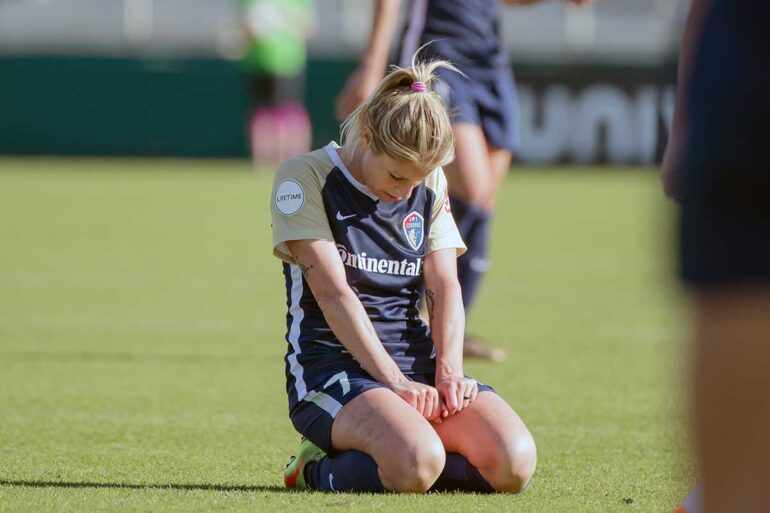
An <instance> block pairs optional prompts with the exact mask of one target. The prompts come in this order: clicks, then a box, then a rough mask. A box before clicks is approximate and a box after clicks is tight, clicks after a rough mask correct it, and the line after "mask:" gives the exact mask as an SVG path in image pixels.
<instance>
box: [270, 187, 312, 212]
mask: <svg viewBox="0 0 770 513" xmlns="http://www.w3.org/2000/svg"><path fill="white" fill-rule="evenodd" d="M274 201H275V208H277V209H278V212H280V213H281V214H283V215H285V216H290V215H292V214H296V213H297V212H299V211H300V209H301V208H302V205H304V204H305V191H303V190H302V186H301V185H300V184H298V183H297V182H295V181H294V180H284V181H283V182H281V183H279V184H278V187H277V188H276V189H275V199H274Z"/></svg>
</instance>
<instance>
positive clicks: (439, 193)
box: [425, 168, 466, 256]
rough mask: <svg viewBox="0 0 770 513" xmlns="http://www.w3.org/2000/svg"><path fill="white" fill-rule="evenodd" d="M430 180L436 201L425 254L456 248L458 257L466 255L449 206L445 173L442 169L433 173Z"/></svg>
mask: <svg viewBox="0 0 770 513" xmlns="http://www.w3.org/2000/svg"><path fill="white" fill-rule="evenodd" d="M433 175H434V176H432V177H431V179H430V180H429V183H428V187H430V188H431V189H432V190H433V192H434V193H435V195H436V201H435V202H434V203H433V210H432V212H431V216H432V220H431V226H430V233H429V234H428V246H427V248H426V251H425V253H426V254H428V253H430V252H432V251H436V250H439V249H447V248H456V249H457V256H460V255H462V254H463V253H465V250H466V247H465V243H464V242H463V239H462V237H460V232H459V231H458V230H457V225H456V224H455V220H454V217H452V211H451V208H450V206H449V193H448V192H447V181H446V176H444V171H443V170H442V169H441V168H438V169H436V170H435V171H434V172H433Z"/></svg>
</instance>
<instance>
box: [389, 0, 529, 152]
mask: <svg viewBox="0 0 770 513" xmlns="http://www.w3.org/2000/svg"><path fill="white" fill-rule="evenodd" d="M409 9H410V10H409V16H408V17H407V19H408V24H407V26H406V28H405V30H404V33H403V36H402V39H401V43H400V50H399V62H400V64H401V65H402V66H403V65H408V64H409V60H410V59H411V56H412V55H413V54H414V52H415V51H416V50H417V49H418V48H419V47H420V46H422V45H425V44H427V43H430V44H429V45H428V46H427V47H426V48H424V49H423V50H422V52H421V53H420V55H421V58H425V59H428V60H431V59H446V60H449V61H450V62H452V63H453V64H454V65H455V66H457V67H458V68H459V69H460V70H461V71H462V72H463V73H464V74H465V75H466V76H465V77H463V76H462V75H458V74H457V73H455V72H452V71H449V70H440V71H439V73H438V75H439V77H440V78H441V83H440V84H439V85H437V86H436V87H435V90H436V91H437V92H438V93H439V94H441V96H442V97H443V98H444V99H445V101H446V103H447V106H448V107H449V111H450V113H451V114H452V117H453V121H454V122H456V123H471V124H474V125H478V126H480V127H481V128H482V130H483V131H484V136H485V137H486V139H487V141H488V142H489V143H490V145H492V146H494V147H496V148H504V149H508V150H510V151H512V152H515V151H516V150H517V149H518V146H519V134H518V126H517V125H518V116H519V108H518V102H517V98H516V84H515V81H514V77H513V71H512V70H511V66H510V64H509V62H508V58H507V54H506V52H504V50H503V47H502V42H501V39H500V23H499V17H500V12H499V11H500V6H499V5H498V0H464V1H460V0H412V2H411V5H410V8H409Z"/></svg>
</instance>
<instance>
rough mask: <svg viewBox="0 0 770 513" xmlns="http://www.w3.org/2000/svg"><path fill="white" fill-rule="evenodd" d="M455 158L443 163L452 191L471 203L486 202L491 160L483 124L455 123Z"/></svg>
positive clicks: (479, 203) (479, 204)
mask: <svg viewBox="0 0 770 513" xmlns="http://www.w3.org/2000/svg"><path fill="white" fill-rule="evenodd" d="M454 135H455V160H454V161H453V162H452V163H451V164H449V165H447V166H444V172H445V173H446V177H447V182H448V184H449V192H450V193H451V194H452V195H453V196H456V197H458V198H460V199H461V200H463V201H466V202H468V203H470V204H472V205H476V206H479V207H481V206H483V205H484V202H485V200H486V197H487V196H488V195H489V181H490V178H491V176H490V173H491V172H490V163H489V156H488V154H487V141H486V138H485V137H484V131H483V130H482V129H481V127H480V126H478V125H474V124H472V123H455V125H454Z"/></svg>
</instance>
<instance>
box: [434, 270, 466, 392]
mask: <svg viewBox="0 0 770 513" xmlns="http://www.w3.org/2000/svg"><path fill="white" fill-rule="evenodd" d="M425 297H426V301H427V302H428V313H429V315H430V328H431V336H432V337H433V345H434V346H435V347H436V377H437V380H439V379H440V377H441V376H461V375H462V374H463V338H464V334H465V310H464V309H463V302H462V295H461V292H460V285H459V283H457V280H446V281H445V282H439V283H435V284H431V287H428V288H426V289H425Z"/></svg>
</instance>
